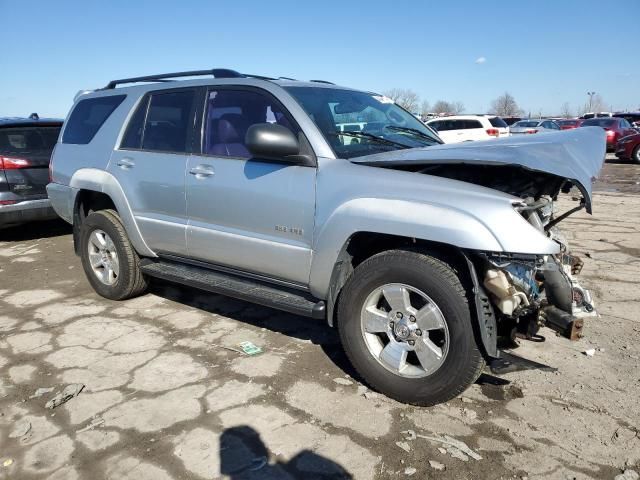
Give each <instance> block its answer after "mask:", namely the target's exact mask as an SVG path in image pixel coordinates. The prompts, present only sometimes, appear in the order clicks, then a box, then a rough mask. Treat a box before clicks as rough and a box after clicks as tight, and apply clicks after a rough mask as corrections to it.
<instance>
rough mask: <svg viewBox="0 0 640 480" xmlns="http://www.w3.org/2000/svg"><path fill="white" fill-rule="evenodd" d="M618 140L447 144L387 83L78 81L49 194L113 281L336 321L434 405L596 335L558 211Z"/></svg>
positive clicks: (415, 399)
mask: <svg viewBox="0 0 640 480" xmlns="http://www.w3.org/2000/svg"><path fill="white" fill-rule="evenodd" d="M180 77H191V79H187V80H176V79H178V78H180ZM193 77H204V78H199V79H193ZM123 84H131V86H128V87H122V85H123ZM344 125H351V126H353V125H356V126H357V128H356V127H353V128H351V127H350V128H344ZM604 153H605V139H604V133H603V131H602V129H599V128H580V129H576V130H574V131H570V132H561V133H553V134H548V135H542V136H540V135H532V136H527V138H506V139H496V140H489V141H485V142H470V143H465V144H461V145H442V141H441V140H440V139H439V138H438V137H437V136H436V134H435V133H434V132H433V131H432V130H431V129H429V128H427V127H425V126H424V124H422V123H421V122H420V121H419V120H417V119H416V118H415V117H414V116H413V115H411V114H410V113H409V112H407V111H405V110H403V109H402V108H400V107H399V106H398V105H396V104H395V103H394V102H393V101H391V100H390V99H388V98H386V97H384V96H382V95H378V94H375V93H370V92H364V91H358V90H353V89H349V88H343V87H338V86H335V85H333V84H331V83H329V82H325V81H318V80H316V81H310V82H300V81H295V80H292V79H284V78H280V79H274V78H266V77H261V76H255V75H247V74H240V73H238V72H235V71H233V70H227V69H214V70H205V71H195V72H180V73H172V74H162V75H154V76H148V77H137V78H128V79H123V80H114V81H112V82H110V83H109V84H108V85H107V86H106V87H105V88H102V89H99V90H96V91H84V92H81V93H79V95H78V96H77V98H76V99H75V103H74V106H73V108H72V110H71V112H70V114H69V116H68V118H67V119H66V121H65V123H64V126H63V130H62V134H61V138H60V140H59V142H58V144H57V145H56V147H55V152H54V155H53V159H52V180H51V183H50V184H49V185H48V187H47V190H48V194H49V197H50V199H51V202H52V205H53V206H54V208H55V210H56V212H57V213H58V214H59V215H60V216H61V217H62V218H64V219H66V220H67V221H68V222H70V223H72V224H73V227H74V228H73V232H74V233H73V236H74V244H75V250H76V253H77V254H78V255H80V257H81V259H82V264H83V267H84V271H85V273H86V275H87V278H88V280H89V282H90V283H91V285H92V286H93V288H94V289H95V290H96V292H98V293H99V294H100V295H102V296H104V297H106V298H110V299H114V300H121V299H126V298H130V297H133V296H136V295H140V294H142V293H143V292H144V291H145V289H146V288H147V284H148V282H149V279H150V278H152V277H157V278H162V279H165V280H170V281H174V282H177V283H181V284H184V285H189V286H192V287H196V288H199V289H204V290H207V291H210V292H215V293H220V294H224V295H228V296H231V297H236V298H239V299H243V300H247V301H250V302H255V303H258V304H261V305H266V306H268V307H272V308H276V309H281V310H285V311H288V312H292V313H294V314H297V315H301V316H306V317H313V318H319V319H326V321H327V322H328V323H329V325H331V326H335V327H337V329H338V331H339V334H340V338H341V341H342V344H343V346H344V349H345V351H346V353H347V355H348V357H349V359H350V360H351V362H352V363H353V365H354V367H355V368H356V370H357V371H358V372H359V373H360V375H361V376H362V378H363V379H364V380H365V381H366V382H367V383H369V384H370V385H371V386H372V387H373V388H375V389H378V390H379V391H381V392H384V393H385V394H387V395H388V396H390V397H393V398H396V399H398V400H400V401H403V402H408V403H412V404H416V405H433V404H435V403H439V402H443V401H445V400H447V399H450V398H452V397H454V396H456V395H458V394H460V393H461V392H462V391H464V390H465V389H466V388H467V387H468V386H469V385H470V384H472V383H473V382H474V381H475V380H476V378H477V377H478V375H479V374H480V372H481V371H482V369H483V367H484V366H485V362H487V361H490V360H491V359H495V358H497V357H499V350H498V337H505V338H506V339H507V340H508V339H509V338H513V337H514V336H515V335H516V334H519V335H521V336H523V337H529V338H531V337H534V336H536V335H537V332H538V329H539V328H540V327H541V326H543V325H547V326H550V327H551V328H553V329H555V330H556V331H558V332H560V333H561V334H562V335H564V336H566V337H568V338H571V339H576V338H579V337H580V336H581V335H582V325H583V323H582V322H583V319H582V317H583V316H586V315H590V314H591V315H593V314H594V312H593V304H592V300H591V297H590V295H589V292H588V291H587V290H585V289H583V288H582V287H581V286H580V285H579V284H578V283H577V282H576V280H575V279H574V276H573V275H575V274H577V273H578V272H579V271H580V268H581V266H582V262H581V261H580V259H579V258H577V257H575V256H572V255H571V253H570V252H569V250H568V247H567V244H566V242H565V240H564V239H563V237H562V235H561V234H560V233H559V232H558V231H557V229H556V225H557V223H558V222H559V221H561V220H562V219H563V218H565V217H566V216H567V215H568V214H570V213H572V212H573V211H576V210H579V209H581V208H585V209H586V210H587V212H589V213H590V212H591V182H592V178H593V177H594V176H595V175H597V173H598V171H599V170H600V168H601V165H602V162H603V158H604ZM571 188H574V191H573V193H575V194H578V196H579V197H581V200H579V203H577V205H576V206H575V208H572V209H570V210H569V211H568V212H565V213H560V212H558V211H557V206H554V200H556V198H557V197H558V195H559V194H560V193H561V192H568V191H569V189H571Z"/></svg>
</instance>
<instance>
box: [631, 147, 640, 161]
mask: <svg viewBox="0 0 640 480" xmlns="http://www.w3.org/2000/svg"><path fill="white" fill-rule="evenodd" d="M631 161H632V162H633V163H640V145H638V146H637V147H636V148H635V149H634V150H633V153H632V154H631Z"/></svg>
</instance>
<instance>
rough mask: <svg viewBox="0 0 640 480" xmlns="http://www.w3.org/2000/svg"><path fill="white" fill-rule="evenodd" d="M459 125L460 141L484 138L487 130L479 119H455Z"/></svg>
mask: <svg viewBox="0 0 640 480" xmlns="http://www.w3.org/2000/svg"><path fill="white" fill-rule="evenodd" d="M456 122H458V123H459V125H460V135H459V138H460V140H459V141H460V142H469V141H472V140H486V139H487V138H488V137H487V132H486V131H485V129H484V128H483V126H482V123H481V122H480V120H474V119H466V120H456Z"/></svg>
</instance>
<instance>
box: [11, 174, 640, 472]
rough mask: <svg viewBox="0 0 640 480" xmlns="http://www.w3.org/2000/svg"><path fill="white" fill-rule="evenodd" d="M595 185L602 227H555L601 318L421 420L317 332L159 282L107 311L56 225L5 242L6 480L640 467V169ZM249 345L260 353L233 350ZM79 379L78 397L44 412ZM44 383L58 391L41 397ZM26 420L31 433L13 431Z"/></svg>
mask: <svg viewBox="0 0 640 480" xmlns="http://www.w3.org/2000/svg"><path fill="white" fill-rule="evenodd" d="M605 171H606V173H607V175H605V176H604V177H603V182H602V183H601V184H600V185H599V188H600V189H601V191H600V193H598V194H597V195H596V197H595V200H594V216H593V217H591V216H589V215H586V214H584V213H582V214H577V215H575V216H573V217H571V218H569V219H568V220H566V221H565V222H563V224H562V227H563V230H564V231H565V232H566V233H567V236H568V237H569V240H570V242H571V243H572V244H573V247H574V250H575V252H576V253H577V254H579V255H581V256H582V257H583V259H584V260H585V267H584V270H583V273H582V280H583V282H584V284H585V285H586V286H588V287H589V288H591V289H592V291H593V293H594V295H595V299H596V302H597V306H598V309H599V312H600V314H601V317H600V318H593V319H588V320H587V322H586V329H587V331H586V338H584V339H583V340H581V341H579V342H576V343H570V342H569V341H568V340H565V339H562V338H558V337H556V336H555V335H554V334H553V333H552V332H551V331H550V330H547V329H543V330H542V331H541V333H542V334H543V335H544V336H545V337H546V341H545V342H543V343H533V342H526V341H523V342H522V344H521V347H520V348H518V349H516V350H513V351H511V353H512V354H513V355H514V356H516V357H514V361H515V363H516V364H518V365H521V366H522V367H523V368H524V369H522V370H520V371H516V372H513V373H509V374H506V375H504V376H502V379H503V380H507V381H509V382H511V383H510V384H508V385H500V383H501V382H499V381H497V379H496V378H495V377H492V376H490V375H485V376H483V377H482V379H481V380H482V381H481V382H480V383H478V384H476V385H474V386H473V387H472V388H471V389H469V390H468V391H467V392H465V393H464V395H463V396H462V397H460V398H457V399H454V400H452V401H450V402H448V403H446V404H444V405H439V406H437V407H434V408H430V409H426V408H416V407H411V406H406V405H402V404H399V403H397V402H395V401H391V400H389V399H387V398H385V397H383V396H381V395H376V394H374V393H371V392H369V391H366V389H365V388H364V387H362V386H361V384H360V383H359V382H358V380H357V378H353V377H352V376H351V375H352V374H354V373H353V371H352V370H351V368H350V367H349V365H348V363H347V361H346V359H345V357H344V354H343V353H342V351H341V349H340V346H339V343H338V339H337V335H336V333H335V332H334V331H332V330H331V329H329V328H327V327H325V325H324V324H323V323H322V322H318V321H313V320H309V319H304V318H299V317H295V316H293V315H289V314H286V313H281V312H277V311H274V310H269V309H266V308H262V307H258V306H254V305H250V304H246V303H243V302H239V301H235V300H232V299H227V298H223V297H219V296H215V295H210V294H207V293H204V292H200V291H197V290H193V289H188V288H178V287H176V286H174V285H169V284H164V283H156V284H154V287H153V289H152V291H151V293H149V294H148V295H146V296H143V297H140V298H137V299H133V300H129V301H125V302H111V301H108V300H105V299H103V298H101V297H99V296H97V295H96V294H95V293H94V292H93V291H92V290H91V288H90V287H89V284H88V283H87V281H86V280H85V277H84V274H83V271H82V268H81V265H80V261H79V259H78V258H77V257H75V256H74V255H73V252H72V239H71V235H70V231H69V229H68V228H67V227H66V226H64V225H63V224H60V223H48V224H41V225H29V226H25V227H22V228H19V229H13V230H11V231H4V232H0V478H7V479H8V478H11V479H16V478H20V479H32V478H33V479H36V478H50V479H77V478H83V479H84V478H86V479H100V478H113V479H115V478H118V479H119V478H124V479H154V480H157V479H198V478H220V477H223V478H224V477H226V478H235V479H240V478H265V479H266V478H350V477H351V478H357V479H370V478H404V477H405V476H408V475H409V474H412V472H414V469H415V473H414V474H413V475H414V478H443V479H461V478H473V479H479V478H482V479H499V478H514V477H516V478H520V477H528V478H541V479H542V478H544V479H555V478H558V479H567V478H577V479H588V478H598V479H600V478H610V479H613V478H614V477H615V475H617V474H619V473H620V472H621V470H622V469H624V468H625V466H626V467H627V468H632V469H635V470H638V469H639V467H640V465H639V464H640V438H639V435H638V428H640V402H639V401H638V398H640V395H639V394H640V369H639V368H638V366H639V365H640V352H639V350H638V343H639V342H638V340H639V338H640V320H639V318H640V315H639V314H640V297H639V295H638V275H639V274H640V195H637V185H636V184H635V183H634V182H636V181H638V180H640V166H630V165H618V164H608V165H606V168H605ZM621 185H622V187H621ZM634 185H635V186H634ZM625 189H626V190H625ZM634 189H636V190H634ZM627 192H631V193H627ZM564 205H565V206H566V203H565V204H564ZM245 340H248V341H251V342H253V343H255V344H256V345H259V346H261V347H262V348H263V349H264V351H265V353H263V354H261V355H259V356H255V357H249V356H242V355H241V354H239V353H237V352H235V351H233V350H230V349H229V348H237V344H238V343H239V342H241V341H245ZM588 348H595V349H596V353H595V355H594V356H593V357H588V356H586V355H584V354H583V353H582V352H583V351H584V350H585V349H588ZM525 359H528V360H532V361H535V362H538V363H540V364H543V365H544V366H546V367H549V368H529V367H531V366H532V365H534V364H532V363H528V362H526V360H525ZM525 367H526V368H525ZM71 383H83V384H85V385H86V387H85V389H84V390H83V391H82V392H81V393H80V394H79V395H78V396H77V397H75V398H73V399H71V400H69V401H68V402H67V403H66V404H64V405H62V406H60V407H58V408H56V409H54V410H48V409H46V408H45V407H44V405H45V403H46V402H47V400H48V399H49V398H51V397H52V396H53V395H54V394H55V393H56V392H57V391H59V390H61V389H62V388H63V387H64V386H65V385H68V384H71ZM45 387H53V388H54V391H52V392H50V393H46V394H44V395H42V396H39V397H33V396H34V393H35V392H36V390H37V389H38V388H45ZM25 421H26V422H28V423H29V425H30V428H29V430H28V432H26V433H24V431H17V430H20V428H21V427H22V428H24V425H25V423H24V422H25ZM416 434H417V435H418V436H417V437H416ZM420 435H422V436H430V437H433V436H438V435H441V436H443V435H448V436H450V437H453V438H454V439H457V440H461V441H464V442H465V443H466V444H467V445H468V446H469V447H470V448H471V449H473V451H474V452H476V453H477V454H479V455H480V456H481V457H482V459H481V460H473V459H471V458H468V456H466V457H467V461H464V460H463V459H461V458H464V457H465V455H459V454H457V455H456V457H458V458H453V457H452V456H451V454H450V452H448V451H447V450H446V449H445V448H443V447H446V445H441V444H438V443H433V442H432V441H430V440H428V439H425V438H423V437H421V436H420ZM430 460H431V461H434V462H438V463H441V464H443V465H444V466H445V468H446V469H445V470H436V469H435V468H434V467H432V466H430V463H429V461H430ZM438 463H433V465H434V466H438ZM438 467H439V466H438Z"/></svg>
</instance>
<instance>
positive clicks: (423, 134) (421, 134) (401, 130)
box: [385, 125, 437, 143]
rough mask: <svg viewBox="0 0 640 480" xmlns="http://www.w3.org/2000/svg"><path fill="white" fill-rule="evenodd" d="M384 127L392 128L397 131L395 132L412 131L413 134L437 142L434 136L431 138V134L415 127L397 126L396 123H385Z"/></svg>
mask: <svg viewBox="0 0 640 480" xmlns="http://www.w3.org/2000/svg"><path fill="white" fill-rule="evenodd" d="M385 128H388V129H389V130H394V131H397V132H407V133H413V134H414V135H417V136H418V137H421V138H425V139H427V140H430V141H431V142H432V143H437V141H436V139H435V138H433V137H432V136H431V135H429V134H427V133H424V132H421V131H420V130H418V129H417V128H411V127H399V126H397V125H385Z"/></svg>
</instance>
